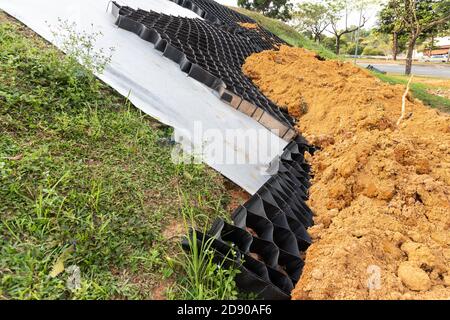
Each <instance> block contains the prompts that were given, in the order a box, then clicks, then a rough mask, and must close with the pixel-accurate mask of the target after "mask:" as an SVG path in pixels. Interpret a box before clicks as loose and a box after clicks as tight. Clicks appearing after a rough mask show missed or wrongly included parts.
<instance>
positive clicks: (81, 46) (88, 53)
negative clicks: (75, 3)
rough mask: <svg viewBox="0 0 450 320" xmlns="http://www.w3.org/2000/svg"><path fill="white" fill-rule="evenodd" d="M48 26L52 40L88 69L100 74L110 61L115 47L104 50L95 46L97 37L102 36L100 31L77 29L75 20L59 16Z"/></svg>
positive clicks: (68, 55)
mask: <svg viewBox="0 0 450 320" xmlns="http://www.w3.org/2000/svg"><path fill="white" fill-rule="evenodd" d="M49 27H50V29H51V30H52V35H53V38H54V41H55V42H56V43H57V44H58V45H59V47H60V48H61V50H62V51H63V52H64V53H66V55H67V57H68V58H71V59H74V60H75V61H77V62H79V63H81V65H83V66H84V67H85V68H86V69H88V70H89V71H91V72H96V73H99V74H101V73H103V71H104V69H105V68H106V66H107V65H108V64H109V63H110V62H111V58H112V54H113V53H114V51H115V48H112V47H111V48H109V52H105V50H104V49H103V48H100V49H97V48H96V46H95V45H96V42H97V41H98V38H99V37H101V36H103V34H102V33H101V32H99V31H92V32H87V31H77V29H78V26H77V24H76V23H75V22H69V21H67V20H62V19H61V18H58V24H57V25H56V26H52V25H49ZM92 28H94V27H93V26H92Z"/></svg>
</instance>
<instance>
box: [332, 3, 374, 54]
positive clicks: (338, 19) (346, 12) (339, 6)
mask: <svg viewBox="0 0 450 320" xmlns="http://www.w3.org/2000/svg"><path fill="white" fill-rule="evenodd" d="M327 7H328V19H329V21H330V27H331V30H330V33H332V34H333V36H334V38H335V42H336V44H335V47H336V50H335V52H336V54H337V55H339V53H340V51H341V50H340V49H341V38H342V36H343V35H345V34H348V33H352V32H355V31H356V30H359V29H360V28H362V27H364V25H365V24H366V22H367V19H366V17H365V16H364V15H361V18H362V19H361V23H360V25H358V26H350V27H349V26H348V18H349V16H350V14H351V12H352V10H353V9H354V7H353V6H352V5H351V4H350V2H349V1H347V0H327ZM342 23H343V24H344V28H343V29H342V28H340V25H341V24H342Z"/></svg>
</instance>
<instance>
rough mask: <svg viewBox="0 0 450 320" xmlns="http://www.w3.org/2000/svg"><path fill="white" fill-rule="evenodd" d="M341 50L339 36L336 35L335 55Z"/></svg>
mask: <svg viewBox="0 0 450 320" xmlns="http://www.w3.org/2000/svg"><path fill="white" fill-rule="evenodd" d="M340 52H341V36H338V35H336V55H339V53H340Z"/></svg>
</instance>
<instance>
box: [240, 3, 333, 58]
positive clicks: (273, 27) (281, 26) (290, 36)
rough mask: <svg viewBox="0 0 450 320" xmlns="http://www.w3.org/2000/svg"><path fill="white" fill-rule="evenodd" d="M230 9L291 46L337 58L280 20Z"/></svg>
mask: <svg viewBox="0 0 450 320" xmlns="http://www.w3.org/2000/svg"><path fill="white" fill-rule="evenodd" d="M231 9H233V10H235V11H237V12H240V13H242V14H245V15H246V16H249V17H250V18H252V19H254V20H255V21H256V22H258V23H259V24H260V25H261V26H263V27H264V28H266V29H267V30H269V31H270V32H272V33H273V34H275V35H277V36H278V37H280V38H281V39H283V40H284V41H286V42H287V43H289V44H290V45H292V46H296V47H301V48H306V49H309V50H312V51H315V52H317V53H318V54H319V55H320V56H321V57H323V58H326V59H336V58H337V56H336V55H335V54H334V53H333V52H331V51H330V50H328V49H327V48H325V47H324V46H322V45H320V44H318V43H316V42H314V41H312V40H310V39H308V38H306V37H305V36H304V35H302V34H300V33H298V32H297V31H296V30H295V29H294V28H292V27H291V26H289V25H287V24H285V23H283V22H282V21H280V20H276V19H272V18H268V17H265V16H264V15H262V14H260V13H258V12H254V11H250V10H247V9H243V8H237V7H231Z"/></svg>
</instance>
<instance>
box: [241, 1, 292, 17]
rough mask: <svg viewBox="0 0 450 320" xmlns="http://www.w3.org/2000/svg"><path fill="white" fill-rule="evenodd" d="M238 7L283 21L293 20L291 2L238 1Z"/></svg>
mask: <svg viewBox="0 0 450 320" xmlns="http://www.w3.org/2000/svg"><path fill="white" fill-rule="evenodd" d="M238 6H240V7H242V8H245V9H249V10H255V11H258V12H261V13H262V14H264V15H265V16H268V17H271V18H275V19H280V20H283V21H286V20H288V19H290V18H291V12H292V4H291V3H289V0H238Z"/></svg>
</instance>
